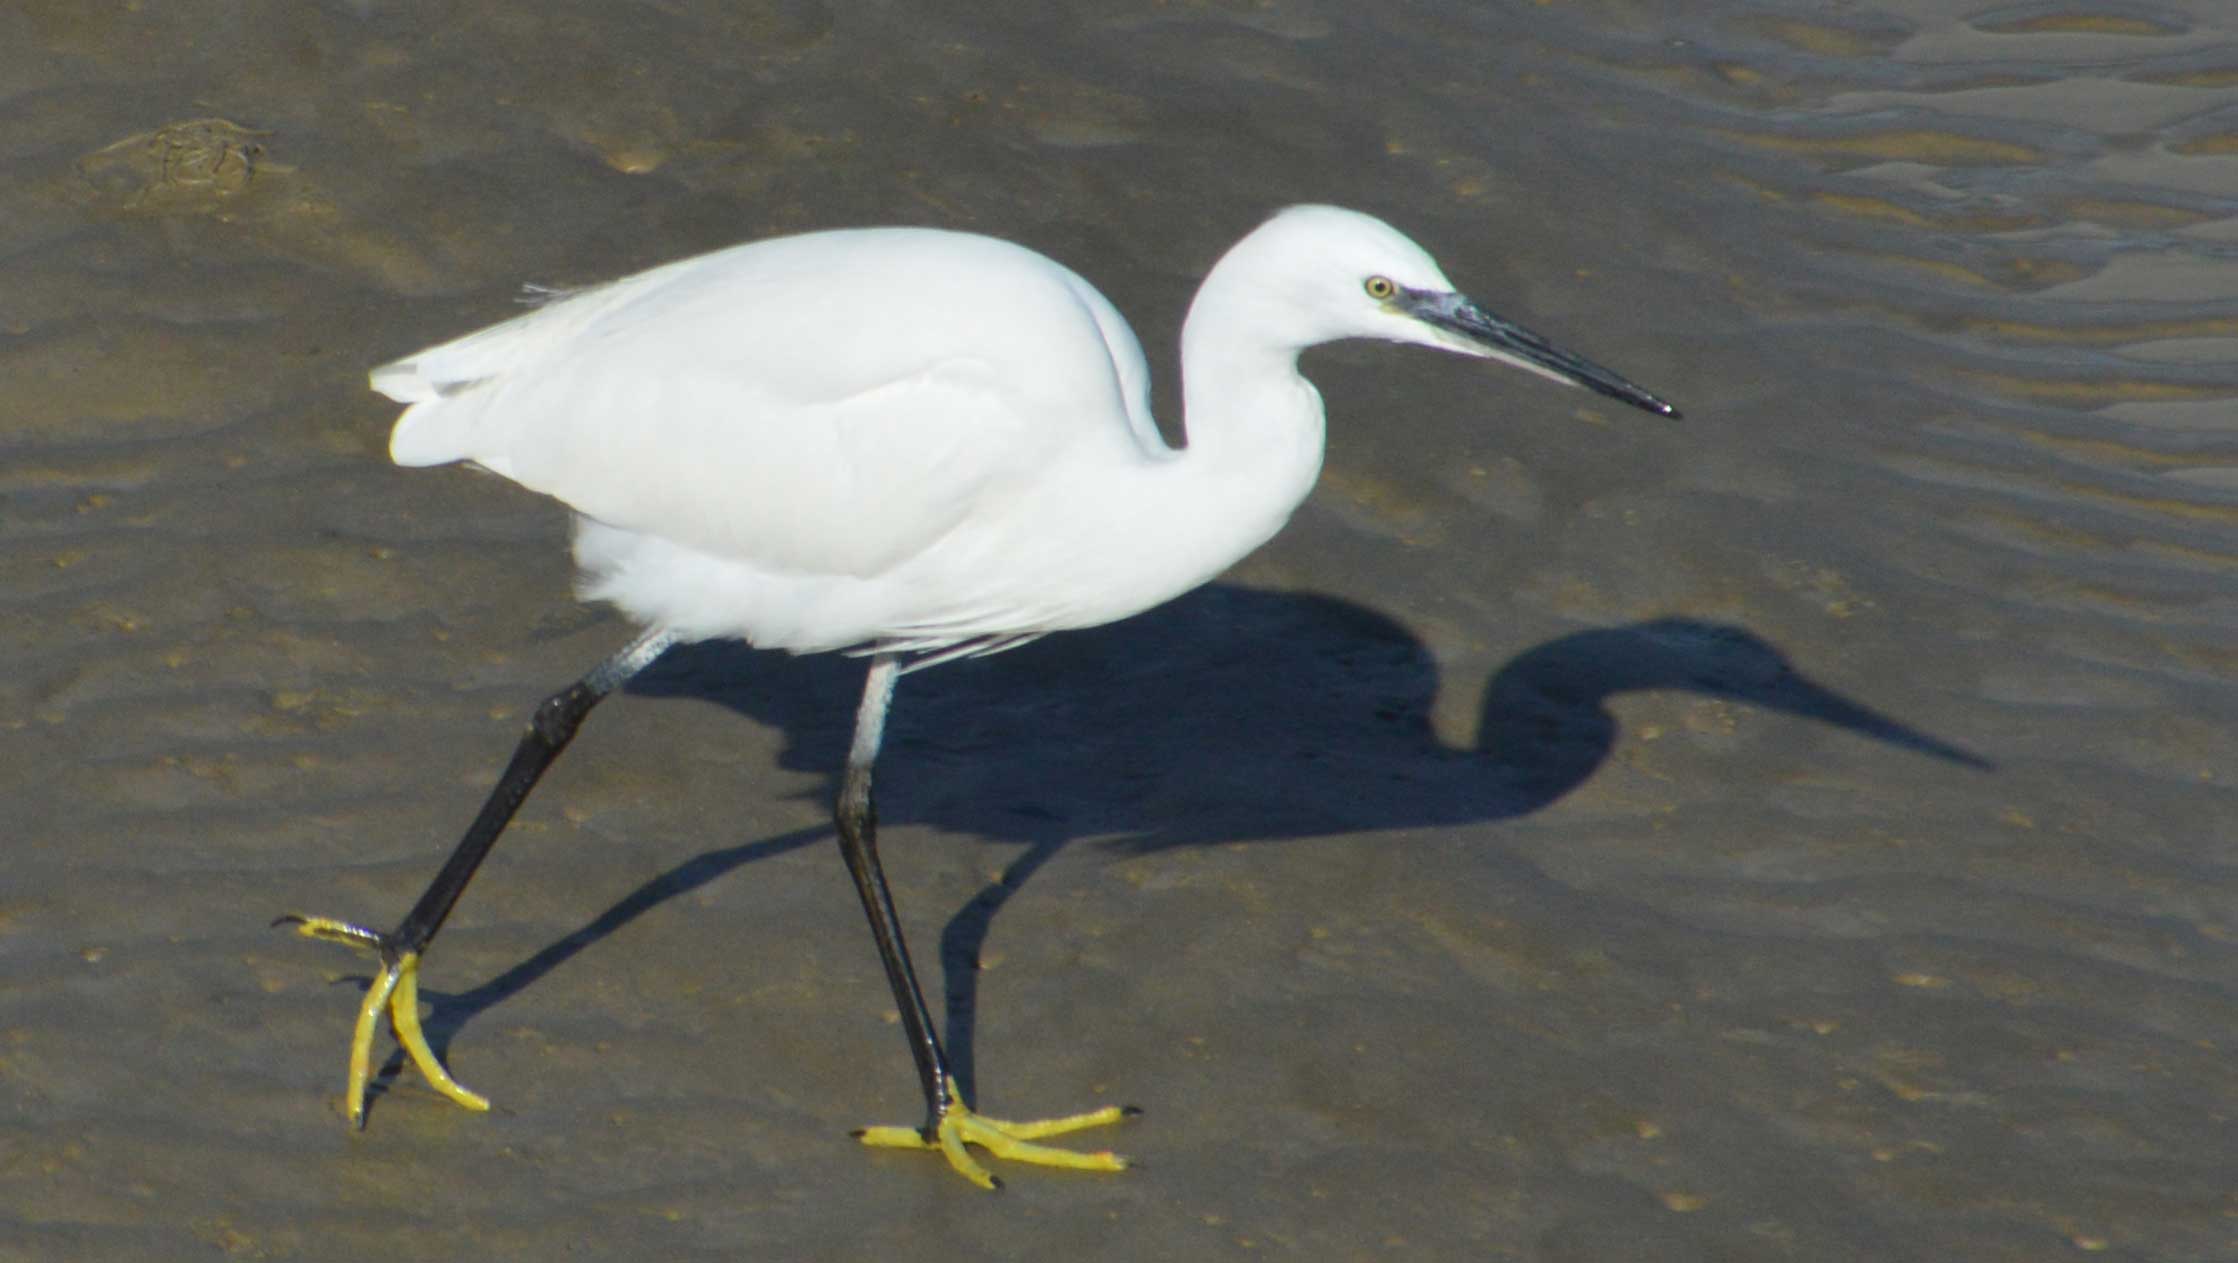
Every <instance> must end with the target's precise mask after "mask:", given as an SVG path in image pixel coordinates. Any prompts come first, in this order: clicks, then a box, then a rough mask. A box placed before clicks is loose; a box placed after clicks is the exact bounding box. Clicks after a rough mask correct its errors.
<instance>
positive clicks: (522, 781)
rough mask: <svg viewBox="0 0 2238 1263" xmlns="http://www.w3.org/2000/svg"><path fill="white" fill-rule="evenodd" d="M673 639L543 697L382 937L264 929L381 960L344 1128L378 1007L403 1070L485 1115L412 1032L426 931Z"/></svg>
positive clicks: (314, 920)
mask: <svg viewBox="0 0 2238 1263" xmlns="http://www.w3.org/2000/svg"><path fill="white" fill-rule="evenodd" d="M675 639H676V638H675V637H674V636H672V635H670V634H669V633H667V632H658V631H656V632H647V633H646V634H645V635H643V636H640V637H638V638H637V639H636V640H635V641H633V642H631V644H630V645H629V646H628V647H627V648H625V649H623V650H622V651H621V652H619V653H617V654H615V655H614V656H613V657H611V658H608V659H607V660H606V661H604V662H601V663H599V664H598V665H597V666H596V667H593V668H592V669H591V671H590V673H589V674H587V675H585V676H584V677H583V678H582V679H580V680H577V681H576V682H575V683H573V684H571V685H569V686H568V687H566V688H564V689H562V690H560V691H559V692H557V693H554V694H553V695H551V696H550V697H547V698H545V699H544V701H543V703H542V704H541V705H539V706H538V707H537V708H536V713H535V714H534V716H532V717H531V718H530V720H529V725H528V731H527V732H526V733H524V734H523V735H522V737H521V743H520V745H519V746H517V747H516V748H515V749H514V751H513V761H512V762H511V763H510V764H508V765H507V766H506V769H505V775H503V776H502V777H499V778H498V782H497V788H495V789H493V790H491V791H490V796H489V799H488V800H487V801H485V802H484V803H483V804H482V810H481V814H479V815H477V816H475V817H474V823H473V824H471V825H469V826H467V830H466V836H465V837H463V838H460V839H459V844H458V847H457V849H456V850H453V851H452V852H451V858H450V859H449V860H448V861H446V862H445V863H444V865H443V868H442V871H440V872H438V873H436V875H435V880H434V881H432V882H430V883H428V887H427V890H426V892H425V893H423V894H422V895H421V896H420V900H419V902H418V903H415V904H413V905H412V910H411V911H410V912H408V913H406V914H405V915H404V920H403V921H402V922H400V923H399V924H398V925H397V927H396V928H395V929H393V930H391V931H389V932H388V933H386V934H383V933H381V932H380V931H378V930H371V929H367V928H366V927H364V926H362V925H354V924H352V923H350V922H348V921H339V920H336V919H334V918H332V917H313V916H302V915H299V914H295V913H290V914H288V915H286V916H283V917H280V918H279V919H278V920H275V921H274V922H273V923H272V924H274V925H293V926H294V927H295V929H296V932H297V933H299V934H301V935H303V936H304V937H306V938H315V939H324V940H326V941H327V942H330V943H345V944H348V945H350V946H352V947H361V948H366V949H369V950H371V951H372V952H374V953H375V954H377V955H378V956H379V957H380V958H381V972H380V974H379V975H378V976H377V977H375V978H374V980H373V985H372V986H370V987H368V988H367V989H366V992H365V1002H364V1003H363V1004H361V1005H359V1006H358V1014H357V1030H356V1033H355V1034H354V1035H353V1036H352V1037H351V1040H350V1078H349V1089H348V1096H347V1098H346V1100H345V1105H346V1108H347V1110H348V1112H349V1116H350V1122H351V1123H352V1124H355V1125H358V1126H363V1125H364V1122H365V1091H366V1085H367V1082H368V1080H369V1079H370V1078H371V1077H372V1065H373V1031H374V1028H375V1027H377V1026H379V1025H380V1021H381V1013H382V1010H384V1009H385V1010H387V1011H388V1015H389V1024H390V1026H391V1027H392V1028H393V1029H394V1030H395V1032H396V1041H397V1043H399V1044H401V1045H403V1047H404V1051H405V1052H406V1053H407V1054H409V1055H410V1057H411V1058H412V1063H413V1064H414V1065H416V1066H418V1067H419V1068H420V1073H421V1074H424V1075H426V1076H427V1080H428V1082H429V1083H430V1084H432V1085H434V1087H435V1089H436V1090H437V1091H439V1092H441V1093H442V1094H443V1095H445V1096H447V1097H450V1098H451V1099H452V1100H454V1101H456V1102H458V1103H459V1104H461V1105H464V1106H465V1107H467V1108H468V1109H472V1110H486V1109H488V1108H489V1107H490V1103H489V1099H488V1098H487V1097H484V1096H482V1095H481V1094H479V1093H477V1092H473V1091H469V1090H468V1089H467V1088H465V1087H464V1086H462V1085H461V1084H460V1083H459V1082H458V1080H456V1079H453V1078H452V1077H451V1076H450V1073H449V1072H448V1071H446V1070H444V1069H443V1063H442V1062H440V1061H438V1060H436V1057H435V1051H434V1050H433V1049H431V1048H429V1047H428V1044H427V1036H426V1035H425V1034H424V1033H423V1032H422V1031H421V1030H420V987H419V972H420V955H421V953H423V952H425V951H426V950H427V946H428V944H429V943H431V942H433V941H434V939H435V932H436V931H437V930H440V929H442V928H443V921H444V919H445V918H447V917H449V916H450V914H451V908H452V906H453V905H454V904H456V903H457V902H458V899H459V896H460V895H462V894H464V893H465V892H466V884H467V883H468V882H470V881H472V880H473V879H474V873H475V870H477V869H479V868H480V867H481V866H482V861H483V860H484V859H485V858H487V857H488V855H489V853H490V848H491V847H493V846H495V845H496V844H497V838H498V835H499V834H500V833H503V832H504V831H505V826H506V824H507V823H508V822H510V821H511V820H512V819H513V813H514V812H515V811H518V810H519V809H520V806H521V804H522V803H523V802H524V801H526V800H527V798H528V795H529V791H530V790H532V789H534V788H536V782H537V781H538V780H539V779H540V778H542V777H543V775H544V769H546V768H548V767H550V766H551V765H552V760H554V759H556V758H558V757H559V753H560V751H562V750H564V749H566V748H567V743H568V742H569V741H572V740H573V739H574V737H575V731H576V729H578V728H580V727H581V726H582V723H583V717H584V716H585V715H588V714H590V712H591V708H592V707H593V706H596V705H598V703H599V701H600V700H601V699H603V698H604V697H605V696H606V695H607V694H609V693H611V692H613V691H614V690H615V689H617V688H620V687H621V686H622V684H623V683H624V682H625V681H627V680H628V679H629V678H630V677H631V676H633V675H636V674H637V673H638V672H639V671H642V670H644V669H645V668H646V667H647V666H649V665H651V663H652V661H653V659H655V658H658V657H660V656H661V653H662V652H663V651H664V650H666V649H667V648H668V647H669V646H670V645H671V644H674V643H675Z"/></svg>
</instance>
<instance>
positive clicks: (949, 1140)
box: [855, 1079, 1142, 1189]
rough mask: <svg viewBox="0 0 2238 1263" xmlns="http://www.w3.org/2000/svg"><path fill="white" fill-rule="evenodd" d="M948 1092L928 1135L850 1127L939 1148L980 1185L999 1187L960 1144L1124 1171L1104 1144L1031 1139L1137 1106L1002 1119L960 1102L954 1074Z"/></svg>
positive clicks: (880, 1141) (868, 1137)
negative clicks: (1063, 1144) (1092, 1147)
mask: <svg viewBox="0 0 2238 1263" xmlns="http://www.w3.org/2000/svg"><path fill="white" fill-rule="evenodd" d="M948 1096H949V1099H950V1100H952V1101H954V1102H955V1104H953V1105H951V1106H949V1108H948V1113H947V1115H946V1116H945V1117H943V1118H942V1119H941V1120H940V1126H939V1128H938V1130H936V1131H935V1132H934V1134H933V1135H931V1136H927V1135H926V1134H925V1133H923V1132H921V1131H919V1130H917V1129H916V1128H914V1127H865V1128H863V1129H862V1130H861V1131H858V1132H856V1133H855V1139H857V1140H860V1141H862V1142H863V1143H864V1144H866V1145H875V1146H878V1147H879V1148H882V1149H938V1150H940V1151H941V1152H942V1153H944V1154H946V1155H947V1156H948V1165H949V1166H952V1167H954V1168H956V1174H958V1175H961V1176H963V1177H964V1178H965V1179H967V1180H970V1181H971V1182H972V1183H974V1184H977V1185H978V1186H979V1187H981V1188H984V1189H995V1188H1000V1187H1002V1181H1000V1180H998V1179H996V1178H995V1177H994V1176H993V1175H992V1174H990V1173H989V1172H988V1170H987V1168H985V1167H983V1166H981V1165H979V1163H978V1162H977V1161H975V1160H974V1159H973V1158H972V1156H971V1154H970V1153H968V1152H966V1151H965V1149H964V1146H965V1145H978V1146H979V1147H980V1148H982V1149H985V1150H986V1151H987V1152H989V1153H991V1154H993V1155H995V1156H996V1157H998V1158H1002V1159H1005V1160H1007V1161H1011V1162H1031V1163H1034V1164H1035V1165H1037V1166H1045V1167H1069V1168H1071V1169H1072V1170H1075V1171H1124V1170H1126V1169H1127V1160H1126V1159H1125V1158H1122V1157H1120V1156H1119V1155H1118V1154H1116V1153H1113V1152H1111V1151H1110V1150H1109V1149H1105V1150H1103V1151H1101V1152H1098V1153H1082V1152H1080V1151H1078V1150H1076V1149H1059V1148H1057V1147H1056V1146H1054V1145H1037V1144H1035V1143H1033V1142H1034V1141H1036V1140H1041V1139H1044V1138H1046V1137H1049V1136H1062V1135H1064V1134H1065V1133H1066V1132H1074V1131H1080V1130H1082V1129H1083V1128H1088V1127H1105V1126H1109V1125H1110V1124H1112V1123H1116V1122H1118V1121H1119V1120H1121V1119H1124V1118H1131V1117H1133V1116H1134V1115H1136V1114H1139V1113H1141V1112H1142V1111H1141V1110H1138V1109H1136V1108H1135V1107H1134V1106H1132V1105H1106V1106H1104V1107H1103V1108H1102V1109H1100V1110H1090V1111H1089V1112H1087V1113H1085V1114H1069V1115H1067V1116H1065V1117H1063V1118H1043V1119H1037V1120H1034V1121H1032V1122H1023V1123H1006V1122H1003V1121H1001V1120H1000V1119H993V1118H988V1117H986V1116H985V1115H983V1114H974V1113H972V1112H971V1110H970V1108H969V1107H967V1106H965V1105H964V1103H963V1093H961V1092H959V1091H957V1090H956V1081H955V1080H954V1079H950V1080H949V1081H948Z"/></svg>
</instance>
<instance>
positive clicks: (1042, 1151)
mask: <svg viewBox="0 0 2238 1263" xmlns="http://www.w3.org/2000/svg"><path fill="white" fill-rule="evenodd" d="M899 674H900V667H899V663H898V662H897V660H896V659H895V658H894V656H893V655H891V654H879V655H878V656H877V657H875V658H873V659H872V660H871V664H870V678H869V679H868V680H866V681H865V682H864V685H863V704H862V709H861V710H860V711H858V712H857V713H856V716H855V742H854V745H853V746H852V747H851V748H850V749H849V750H848V752H847V771H846V773H845V775H843V776H842V777H841V778H840V781H839V803H838V806H837V807H836V808H835V809H834V810H833V812H832V814H833V816H834V817H835V818H836V819H837V820H838V822H839V848H840V854H841V855H843V856H845V857H846V860H847V871H848V873H850V874H851V875H852V876H853V877H854V879H855V892H856V893H857V894H859V895H861V896H862V900H863V913H864V915H866V916H868V917H869V918H870V933H871V937H873V938H875V939H877V940H878V959H879V960H880V961H881V962H882V963H884V965H885V966H886V983H887V985H888V986H890V987H892V988H893V992H894V1003H895V1004H896V1005H897V1006H898V1007H899V1008H900V1009H901V1025H902V1031H903V1033H905V1034H906V1035H908V1036H909V1055H910V1056H911V1057H913V1058H914V1059H915V1060H916V1062H917V1081H918V1083H919V1084H921V1085H922V1086H923V1087H924V1090H925V1122H924V1125H923V1126H920V1127H915V1128H910V1127H865V1128H863V1129H862V1130H860V1131H858V1132H856V1133H855V1138H856V1139H858V1140H860V1141H862V1142H863V1143H864V1144H866V1145H873V1146H877V1147H880V1148H899V1149H938V1150H940V1151H941V1153H942V1154H943V1155H945V1156H946V1157H947V1159H948V1165H949V1166H950V1167H952V1168H953V1169H954V1170H955V1171H956V1173H957V1174H959V1175H961V1176H963V1177H964V1178H965V1179H967V1180H970V1181H971V1182H972V1183H974V1184H977V1185H978V1186H979V1187H981V1188H986V1189H993V1188H1000V1187H1001V1186H1002V1181H1000V1180H997V1179H996V1178H995V1177H994V1175H993V1173H992V1172H990V1171H988V1170H987V1168H986V1167H984V1166H981V1165H980V1164H979V1162H978V1161H977V1160H976V1159H974V1158H973V1157H972V1156H971V1155H970V1154H969V1153H967V1152H965V1146H967V1145H979V1146H982V1147H983V1148H985V1149H987V1150H988V1151H989V1152H990V1153H993V1154H994V1155H995V1156H996V1157H999V1158H1009V1159H1012V1160H1015V1161H1019V1162H1032V1163H1038V1164H1040V1165H1043V1166H1057V1167H1069V1168H1072V1169H1073V1170H1076V1171H1119V1170H1124V1169H1125V1168H1126V1165H1127V1160H1126V1159H1125V1158H1122V1157H1120V1156H1119V1155H1118V1154H1115V1153H1112V1152H1111V1151H1109V1150H1103V1151H1101V1152H1096V1153H1082V1152H1079V1151H1077V1150H1072V1149H1059V1148H1055V1147H1053V1146H1050V1145H1044V1144H1039V1143H1036V1142H1037V1141H1039V1140H1041V1139H1043V1138H1046V1137H1050V1136H1062V1135H1065V1134H1067V1133H1069V1132H1075V1131H1079V1130H1082V1129H1083V1128H1088V1127H1103V1126H1107V1125H1109V1124H1111V1123H1116V1122H1118V1121H1119V1120H1121V1119H1123V1118H1127V1117H1130V1116H1131V1115H1133V1114H1136V1113H1139V1112H1140V1111H1138V1110H1136V1109H1134V1108H1133V1107H1132V1106H1119V1105H1107V1106H1104V1107H1103V1108H1102V1109H1096V1110H1090V1111H1088V1112H1087V1113H1084V1114H1069V1115H1066V1116H1064V1117H1061V1118H1045V1119H1039V1120H1034V1121H1030V1122H1022V1123H1012V1122H1004V1121H1002V1120H1000V1119H994V1118H988V1117H986V1116H985V1115H982V1114H978V1113H975V1112H974V1111H973V1110H972V1108H971V1107H970V1106H969V1105H967V1104H966V1103H965V1102H964V1101H963V1100H962V1099H960V1097H959V1095H958V1091H957V1088H956V1080H955V1077H954V1076H953V1075H951V1074H950V1073H949V1068H948V1055H947V1054H946V1053H945V1052H943V1051H942V1050H941V1047H940V1037H939V1036H938V1035H937V1034H935V1033H934V1031H933V1021H932V1014H931V1012H930V1011H928V1010H927V1009H926V1008H925V996H924V992H923V991H922V990H921V989H920V988H919V987H918V985H917V971H916V969H915V968H914V967H913V966H911V964H910V963H909V948H908V947H907V946H906V945H905V944H904V943H903V942H902V937H901V921H900V919H899V918H898V917H896V916H895V915H894V894H893V891H892V890H890V889H888V888H887V886H886V873H885V870H884V869H882V868H881V867H880V866H879V863H878V809H877V807H876V806H875V805H874V804H873V803H872V801H871V793H870V770H871V765H872V764H873V763H875V762H877V760H878V746H879V743H880V741H881V740H882V739H883V738H884V736H885V731H886V709H887V707H888V706H889V705H890V704H891V703H892V702H893V699H894V678H895V676H897V675H899Z"/></svg>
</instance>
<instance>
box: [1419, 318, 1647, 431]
mask: <svg viewBox="0 0 2238 1263" xmlns="http://www.w3.org/2000/svg"><path fill="white" fill-rule="evenodd" d="M1392 305H1393V306H1395V307H1397V308H1398V309H1399V310H1400V311H1403V312H1405V313H1407V314H1408V315H1410V316H1413V317H1414V318H1415V319H1417V320H1420V321H1422V322H1423V323H1424V324H1427V325H1432V326H1435V327H1437V328H1439V329H1443V330H1445V331H1447V332H1448V333H1455V334H1459V335H1460V337H1461V338H1462V340H1463V341H1465V342H1467V343H1469V344H1470V346H1471V348H1472V349H1475V350H1478V351H1480V352H1481V353H1482V354H1485V355H1489V356H1491V357H1493V358H1494V359H1499V360H1505V361H1507V362H1508V363H1510V364H1513V365H1515V366H1516V367H1518V368H1525V369H1529V370H1530V371H1532V372H1534V373H1537V374H1539V375H1540V376H1542V377H1551V378H1553V379H1555V380H1556V381H1561V382H1567V383H1569V384H1571V385H1574V386H1583V387H1585V388H1586V389H1587V390H1590V391H1593V392H1594V393H1595V394H1601V395H1607V396H1608V397H1609V398H1611V399H1614V400H1617V401H1619V402H1621V403H1628V404H1630V405H1632V406H1633V407H1635V408H1638V409H1640V410H1641V411H1643V412H1652V413H1654V414H1656V415H1657V416H1663V417H1670V418H1671V419H1672V420H1677V419H1678V415H1679V410H1678V409H1677V408H1674V407H1672V406H1671V405H1670V404H1668V403H1666V402H1664V401H1663V400H1661V399H1658V398H1656V397H1655V396H1654V395H1651V394H1649V393H1648V392H1646V391H1645V390H1642V389H1640V388H1639V387H1638V386H1635V385H1633V384H1632V383H1630V382H1628V381H1626V380H1624V379H1623V378H1622V377H1619V376H1617V375H1616V374H1615V373H1612V372H1610V371H1609V370H1608V369H1605V368H1602V367H1601V366H1600V365H1598V364H1595V363H1594V362H1593V361H1591V360H1589V359H1586V358H1584V357H1583V356H1579V355H1572V354H1571V353H1570V352H1568V351H1565V350H1563V349H1562V348H1561V347H1558V346H1556V345H1554V344H1553V343H1551V342H1549V341H1547V340H1546V339H1545V338H1542V337H1540V336H1539V335H1538V334H1535V333H1533V332H1531V331H1530V330H1529V329H1526V328H1524V327H1523V326H1521V325H1518V324H1511V323H1509V322H1508V321H1505V320H1502V319H1501V318H1500V317H1498V316H1495V315H1493V314H1492V313H1491V312H1489V311H1486V310H1484V309H1483V308H1482V307H1479V306H1477V305H1476V304H1475V303H1472V302H1470V301H1469V300H1468V299H1467V298H1465V297H1463V296H1462V295H1460V294H1437V293H1432V292H1430V291H1428V290H1419V289H1402V290H1400V291H1399V296H1398V297H1397V298H1395V299H1393V300H1392Z"/></svg>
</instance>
